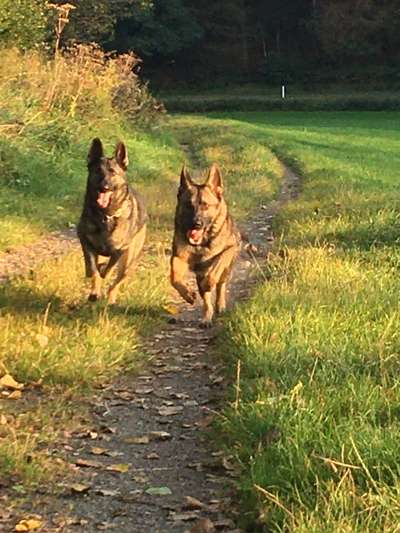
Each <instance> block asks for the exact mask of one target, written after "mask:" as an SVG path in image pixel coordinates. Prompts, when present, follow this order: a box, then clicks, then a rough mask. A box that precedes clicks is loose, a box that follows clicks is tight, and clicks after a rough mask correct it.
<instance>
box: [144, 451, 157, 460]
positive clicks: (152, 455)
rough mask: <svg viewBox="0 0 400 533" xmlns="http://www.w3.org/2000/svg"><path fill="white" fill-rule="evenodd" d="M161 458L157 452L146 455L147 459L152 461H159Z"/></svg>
mask: <svg viewBox="0 0 400 533" xmlns="http://www.w3.org/2000/svg"><path fill="white" fill-rule="evenodd" d="M159 458H160V456H159V455H158V453H156V452H151V453H149V454H148V455H146V459H150V460H152V459H159Z"/></svg>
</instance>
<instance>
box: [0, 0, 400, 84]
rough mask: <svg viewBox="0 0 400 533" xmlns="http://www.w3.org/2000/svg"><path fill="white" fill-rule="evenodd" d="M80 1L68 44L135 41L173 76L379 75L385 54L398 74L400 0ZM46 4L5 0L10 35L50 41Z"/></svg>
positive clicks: (134, 46)
mask: <svg viewBox="0 0 400 533" xmlns="http://www.w3.org/2000/svg"><path fill="white" fill-rule="evenodd" d="M56 3H58V4H61V3H63V2H62V1H57V2H56ZM70 3H71V4H72V5H74V6H75V7H76V9H75V10H73V11H72V12H71V17H70V22H69V24H68V26H67V27H66V29H65V32H64V35H63V43H64V45H65V44H67V43H68V42H70V41H78V42H93V41H94V42H97V43H99V44H100V45H101V46H103V47H104V48H105V49H107V50H116V51H118V52H127V51H129V50H134V51H135V52H136V53H138V54H139V55H140V56H141V57H143V58H144V59H145V64H146V66H147V67H148V68H150V69H152V70H153V71H155V72H156V73H157V76H158V78H159V79H162V80H166V81H168V80H171V81H174V80H176V79H181V80H189V81H193V80H200V81H204V80H205V81H207V80H211V79H214V78H215V76H218V77H225V78H226V77H230V78H232V77H236V78H241V77H243V76H246V77H247V78H248V77H249V76H251V77H252V79H262V80H265V81H283V80H285V79H287V80H289V81H291V80H298V81H303V80H309V79H310V72H313V73H315V72H318V71H319V72H320V71H321V68H324V67H326V66H328V67H333V68H335V69H336V72H337V68H338V67H340V69H341V71H343V74H342V78H343V77H346V68H348V70H349V71H350V72H351V73H352V76H353V77H354V75H356V76H357V75H359V74H360V72H363V71H365V70H367V71H368V72H369V73H370V76H371V72H374V67H375V66H377V65H382V64H383V63H384V64H385V65H387V66H388V70H387V72H385V75H386V77H391V78H393V72H392V71H390V66H391V65H392V66H395V65H396V63H397V59H398V54H399V49H400V48H399V44H400V37H399V36H400V31H399V30H400V17H399V15H400V5H399V2H398V0H324V1H321V0H221V1H219V2H215V1H214V0H202V1H201V2H199V1H195V0H113V2H109V1H108V0H71V2H70ZM44 5H45V3H44V0H33V1H31V2H28V1H27V0H16V1H13V2H11V1H10V0H0V7H1V8H2V9H1V10H0V40H3V41H4V40H7V41H9V40H10V39H12V40H13V41H14V42H16V43H17V44H20V45H21V46H23V47H29V46H32V45H35V44H37V43H38V42H40V41H42V40H43V39H44V38H45V36H44V19H45V12H44V8H43V6H44ZM51 26H52V22H49V21H48V27H49V28H50V27H51ZM28 28H29V31H27V30H28ZM392 70H393V69H392ZM354 72H355V74H354ZM348 77H349V76H348ZM350 77H351V76H350ZM364 77H365V76H364Z"/></svg>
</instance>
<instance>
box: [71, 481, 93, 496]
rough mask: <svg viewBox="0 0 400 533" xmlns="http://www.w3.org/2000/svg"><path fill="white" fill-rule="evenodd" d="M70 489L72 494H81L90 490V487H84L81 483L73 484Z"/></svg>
mask: <svg viewBox="0 0 400 533" xmlns="http://www.w3.org/2000/svg"><path fill="white" fill-rule="evenodd" d="M70 489H71V491H72V492H76V493H78V494H83V493H84V492H87V491H88V490H89V489H90V485H84V484H83V483H74V484H73V485H71V486H70Z"/></svg>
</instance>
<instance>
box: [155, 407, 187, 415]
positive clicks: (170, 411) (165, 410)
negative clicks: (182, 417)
mask: <svg viewBox="0 0 400 533" xmlns="http://www.w3.org/2000/svg"><path fill="white" fill-rule="evenodd" d="M182 411H183V407H181V406H179V405H177V406H175V407H161V408H160V409H159V410H158V414H159V415H161V416H172V415H177V414H178V413H181V412H182Z"/></svg>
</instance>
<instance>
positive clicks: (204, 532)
mask: <svg viewBox="0 0 400 533" xmlns="http://www.w3.org/2000/svg"><path fill="white" fill-rule="evenodd" d="M214 531H215V527H214V524H213V523H212V522H211V520H210V519H209V518H201V519H200V520H199V521H198V522H196V523H195V524H194V525H193V526H192V527H191V528H190V533H214Z"/></svg>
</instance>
